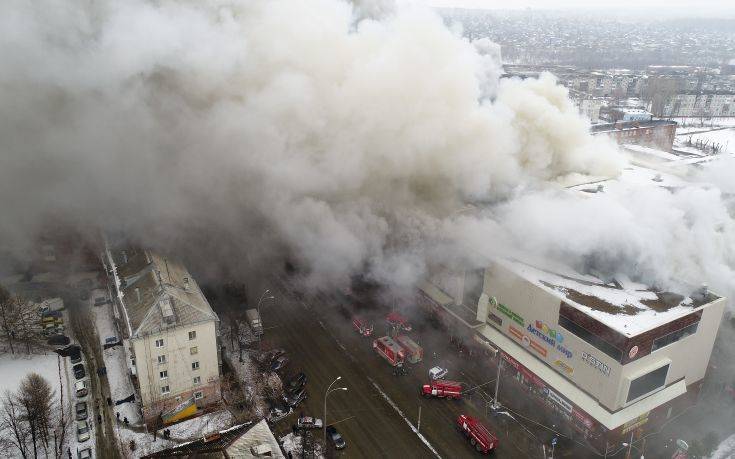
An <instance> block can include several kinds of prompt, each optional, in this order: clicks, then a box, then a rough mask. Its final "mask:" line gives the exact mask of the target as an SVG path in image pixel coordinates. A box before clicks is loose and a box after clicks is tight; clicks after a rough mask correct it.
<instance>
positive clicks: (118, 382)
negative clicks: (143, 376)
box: [90, 290, 143, 425]
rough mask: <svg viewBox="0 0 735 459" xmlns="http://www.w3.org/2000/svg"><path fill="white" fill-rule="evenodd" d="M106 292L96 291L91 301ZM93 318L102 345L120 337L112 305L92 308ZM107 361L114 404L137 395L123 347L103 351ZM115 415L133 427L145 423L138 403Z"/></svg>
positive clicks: (119, 409) (121, 408)
mask: <svg viewBox="0 0 735 459" xmlns="http://www.w3.org/2000/svg"><path fill="white" fill-rule="evenodd" d="M104 293H105V292H104V290H95V291H93V292H92V295H91V299H90V301H93V298H96V297H97V296H101V295H103V294H104ZM90 309H91V312H92V316H93V317H94V323H95V326H96V327H97V334H98V336H99V339H100V345H102V346H104V344H105V339H106V338H107V337H111V336H114V337H118V338H119V335H118V333H117V330H116V329H115V325H114V323H113V321H112V305H111V304H109V303H108V304H105V305H102V306H92V307H91V308H90ZM102 354H103V358H104V359H105V367H107V380H108V381H109V382H110V392H111V394H112V398H113V402H114V401H116V400H121V399H124V398H127V397H129V396H130V395H132V394H134V393H135V389H134V387H133V382H132V381H131V380H130V377H129V375H128V365H127V359H126V357H125V350H124V349H123V346H122V345H121V346H115V347H112V348H110V349H104V350H103V351H102ZM114 411H115V413H120V419H124V418H128V421H130V423H131V424H133V425H140V424H141V423H142V422H143V419H142V416H141V413H140V409H139V407H138V404H137V403H136V402H130V403H123V404H121V405H117V406H115V407H114Z"/></svg>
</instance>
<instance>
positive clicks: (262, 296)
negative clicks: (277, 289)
mask: <svg viewBox="0 0 735 459" xmlns="http://www.w3.org/2000/svg"><path fill="white" fill-rule="evenodd" d="M270 292H271V291H270V290H269V289H266V290H265V292H263V294H262V295H260V299H259V300H258V307H257V309H258V319H259V320H260V328H263V316H261V315H260V304H261V303H262V302H263V300H275V299H276V297H274V296H273V295H271V296H268V297H266V295H267V294H269V293H270ZM262 332H263V330H261V334H262ZM258 341H260V334H259V335H258Z"/></svg>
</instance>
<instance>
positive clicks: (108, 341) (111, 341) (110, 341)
mask: <svg viewBox="0 0 735 459" xmlns="http://www.w3.org/2000/svg"><path fill="white" fill-rule="evenodd" d="M115 343H117V337H116V336H108V337H107V338H105V344H115Z"/></svg>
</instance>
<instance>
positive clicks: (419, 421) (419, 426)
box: [416, 405, 421, 432]
mask: <svg viewBox="0 0 735 459" xmlns="http://www.w3.org/2000/svg"><path fill="white" fill-rule="evenodd" d="M420 431H421V405H419V420H418V422H417V423H416V432H420Z"/></svg>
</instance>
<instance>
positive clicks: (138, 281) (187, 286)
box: [112, 249, 219, 338]
mask: <svg viewBox="0 0 735 459" xmlns="http://www.w3.org/2000/svg"><path fill="white" fill-rule="evenodd" d="M112 256H113V257H114V262H115V265H116V267H117V269H116V275H117V276H118V277H119V281H120V290H121V291H122V303H123V307H124V309H125V314H126V317H127V320H128V322H129V327H130V329H131V330H130V335H131V336H130V337H131V338H136V337H140V336H146V335H149V334H152V333H158V332H160V331H162V330H166V329H170V328H173V327H178V326H182V325H191V324H195V323H200V322H206V321H210V320H214V321H217V320H219V319H218V318H217V315H216V314H215V312H214V311H213V310H212V307H211V306H210V305H209V302H208V301H207V299H206V298H205V297H204V294H203V293H202V291H201V290H200V289H199V286H198V285H197V283H196V281H195V280H194V279H193V277H192V276H191V274H189V271H187V269H186V268H185V267H184V265H182V264H181V263H180V262H178V261H176V260H172V259H168V258H164V257H162V256H160V255H158V254H156V253H154V252H151V251H148V250H143V249H126V250H118V251H116V252H114V253H113V255H112Z"/></svg>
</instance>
